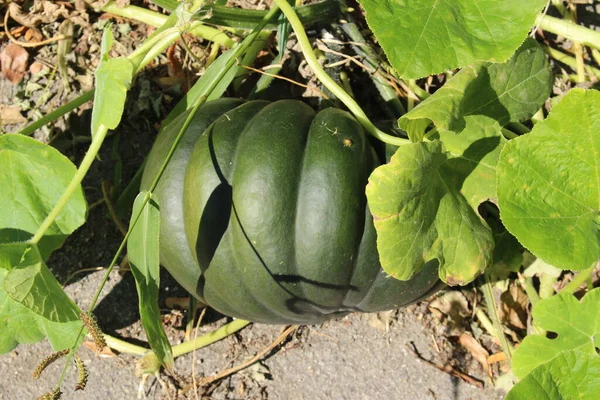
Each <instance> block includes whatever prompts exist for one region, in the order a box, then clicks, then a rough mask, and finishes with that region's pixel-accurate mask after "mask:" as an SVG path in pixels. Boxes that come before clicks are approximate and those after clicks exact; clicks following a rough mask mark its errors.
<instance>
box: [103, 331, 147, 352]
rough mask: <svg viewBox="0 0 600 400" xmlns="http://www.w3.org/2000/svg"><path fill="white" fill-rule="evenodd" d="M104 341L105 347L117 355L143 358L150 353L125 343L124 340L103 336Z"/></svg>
mask: <svg viewBox="0 0 600 400" xmlns="http://www.w3.org/2000/svg"><path fill="white" fill-rule="evenodd" d="M104 340H105V341H106V345H107V346H108V347H110V348H111V349H113V350H116V351H118V352H119V353H124V354H132V355H134V356H145V355H147V354H148V352H150V351H152V350H150V349H147V348H145V347H142V346H137V345H135V344H133V343H129V342H126V341H125V340H121V339H117V338H116V337H113V336H110V335H107V334H104Z"/></svg>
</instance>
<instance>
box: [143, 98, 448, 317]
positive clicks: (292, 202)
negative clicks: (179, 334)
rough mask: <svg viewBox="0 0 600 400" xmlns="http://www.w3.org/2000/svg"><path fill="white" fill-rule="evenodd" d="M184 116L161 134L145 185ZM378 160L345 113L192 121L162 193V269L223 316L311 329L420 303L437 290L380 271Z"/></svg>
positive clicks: (213, 114) (424, 275)
mask: <svg viewBox="0 0 600 400" xmlns="http://www.w3.org/2000/svg"><path fill="white" fill-rule="evenodd" d="M186 117H187V114H184V115H181V116H179V117H178V118H177V119H176V120H174V121H173V122H172V123H171V124H169V125H168V126H167V127H165V129H163V131H162V132H161V133H160V134H159V136H158V139H157V141H156V143H155V144H154V147H153V148H152V151H151V153H150V155H149V159H148V162H147V166H146V168H145V171H144V176H143V180H142V188H148V187H149V186H150V183H151V181H152V180H153V179H154V177H155V176H156V173H157V171H158V169H159V168H160V165H161V164H162V162H163V160H164V158H165V156H166V154H167V152H168V151H169V148H170V147H171V144H172V143H173V141H174V140H175V137H176V136H177V133H178V131H179V129H180V128H181V126H182V124H183V121H184V120H185V118H186ZM377 165H379V159H378V156H377V154H376V153H375V151H374V149H373V147H372V146H371V144H370V142H369V140H368V139H367V137H366V135H365V133H364V131H363V128H362V127H361V126H360V124H359V123H358V122H357V121H356V120H355V119H354V118H353V117H352V116H351V115H350V114H349V113H347V112H345V111H342V110H338V109H334V108H329V109H326V110H323V111H321V112H319V113H315V111H314V110H313V109H311V108H310V107H309V106H307V105H306V104H304V103H302V102H299V101H293V100H282V101H277V102H274V103H269V102H266V101H249V102H243V101H241V100H234V99H220V100H216V101H213V102H209V103H207V104H205V105H204V106H203V107H202V108H201V109H200V110H199V111H198V113H197V114H196V115H195V116H194V118H193V122H192V123H191V125H190V126H189V128H188V130H187V131H186V132H185V134H184V137H183V139H182V142H181V143H180V145H179V146H178V148H177V150H176V152H175V154H174V157H173V159H172V160H171V162H170V163H169V166H168V168H167V170H166V172H165V175H164V176H163V178H162V180H161V182H160V184H159V186H158V188H157V190H156V191H155V194H156V196H157V199H158V202H159V205H160V211H161V231H160V234H161V237H160V251H161V255H160V257H161V263H162V264H163V266H164V267H165V268H167V270H168V271H169V272H170V273H171V274H172V275H173V276H174V277H175V279H176V280H177V281H178V282H179V283H180V284H181V285H182V286H183V287H184V288H185V289H187V290H188V291H189V292H190V293H192V294H194V295H195V296H197V297H198V298H199V299H200V300H202V301H203V302H205V303H206V304H208V305H209V306H211V307H213V308H215V309H216V310H218V311H220V312H221V313H223V314H226V315H229V316H232V317H237V318H243V319H247V320H251V321H254V322H262V323H276V324H288V323H292V324H311V323H319V322H322V321H324V320H327V319H329V318H331V317H334V316H338V315H343V314H344V313H347V312H352V311H365V312H372V311H382V310H389V309H393V308H397V307H399V306H403V305H406V304H408V303H411V302H414V301H416V300H418V299H420V298H422V297H423V296H424V295H426V294H428V293H430V292H431V291H432V290H435V288H436V287H437V286H438V272H437V264H436V263H430V264H427V265H426V266H425V268H424V269H423V271H422V272H421V273H420V274H418V275H417V276H416V277H415V278H413V279H412V280H410V281H408V282H401V281H398V280H395V279H393V278H390V277H388V276H387V275H386V274H385V273H384V272H383V270H382V269H381V266H380V264H379V256H378V253H377V247H376V232H375V229H374V227H373V218H372V216H371V214H370V213H369V210H368V207H367V202H366V196H365V185H366V183H367V178H368V176H369V174H370V173H371V171H372V170H373V169H374V168H375V167H376V166H377Z"/></svg>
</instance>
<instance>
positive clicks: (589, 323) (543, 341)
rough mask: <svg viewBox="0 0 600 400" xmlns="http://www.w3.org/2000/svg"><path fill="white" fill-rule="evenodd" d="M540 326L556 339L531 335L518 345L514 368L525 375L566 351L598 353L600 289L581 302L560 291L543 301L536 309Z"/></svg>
mask: <svg viewBox="0 0 600 400" xmlns="http://www.w3.org/2000/svg"><path fill="white" fill-rule="evenodd" d="M532 314H533V321H534V322H535V323H536V325H537V326H539V327H541V328H543V329H545V330H547V331H550V332H554V333H556V334H557V335H558V337H557V338H556V339H549V338H547V337H545V336H541V335H535V334H532V335H528V336H527V337H526V338H525V340H524V341H523V343H521V345H520V346H519V347H518V348H517V350H516V352H515V354H514V357H513V364H512V368H513V371H514V373H515V375H516V376H517V377H519V378H524V377H525V376H527V374H529V373H530V372H531V371H532V370H534V369H535V368H536V367H538V366H539V365H542V364H544V363H547V362H548V361H551V360H553V359H554V358H556V357H558V356H560V355H561V354H563V353H564V352H566V351H569V350H577V351H579V352H584V353H587V354H591V355H595V356H597V354H596V347H600V288H596V289H594V290H592V291H591V292H589V293H587V294H586V295H585V296H584V297H583V299H582V300H581V301H578V300H577V298H575V296H573V295H571V294H558V295H555V296H552V297H549V298H547V299H543V300H541V301H540V302H539V303H537V304H536V305H535V307H534V308H533V312H532Z"/></svg>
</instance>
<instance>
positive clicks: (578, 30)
mask: <svg viewBox="0 0 600 400" xmlns="http://www.w3.org/2000/svg"><path fill="white" fill-rule="evenodd" d="M536 24H537V25H539V27H540V28H542V29H543V30H545V31H548V32H551V33H554V34H555V35H559V36H562V37H564V38H566V39H569V40H571V41H573V42H579V43H581V44H584V45H586V46H590V47H593V48H595V49H600V32H596V31H594V30H591V29H589V28H586V27H584V26H581V25H577V24H576V23H574V22H573V21H567V20H564V19H560V18H554V17H551V16H549V15H541V14H540V15H538V17H537V20H536Z"/></svg>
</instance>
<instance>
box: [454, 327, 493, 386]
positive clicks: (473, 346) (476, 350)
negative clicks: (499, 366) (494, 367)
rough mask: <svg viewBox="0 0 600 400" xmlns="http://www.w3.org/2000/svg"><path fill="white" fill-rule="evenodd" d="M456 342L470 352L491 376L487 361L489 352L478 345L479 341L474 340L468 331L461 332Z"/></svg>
mask: <svg viewBox="0 0 600 400" xmlns="http://www.w3.org/2000/svg"><path fill="white" fill-rule="evenodd" d="M458 343H459V344H460V345H461V346H462V347H464V348H465V349H467V351H468V352H469V353H471V355H472V356H473V358H474V359H476V360H477V362H479V364H481V367H482V368H483V370H484V371H485V373H486V374H487V376H489V377H490V378H491V376H492V373H491V371H490V365H489V364H488V361H487V360H488V357H489V355H490V353H488V351H487V350H486V349H484V348H483V346H482V345H480V344H479V342H478V341H477V340H475V338H474V337H473V336H471V334H469V333H463V334H461V335H460V336H459V337H458Z"/></svg>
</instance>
